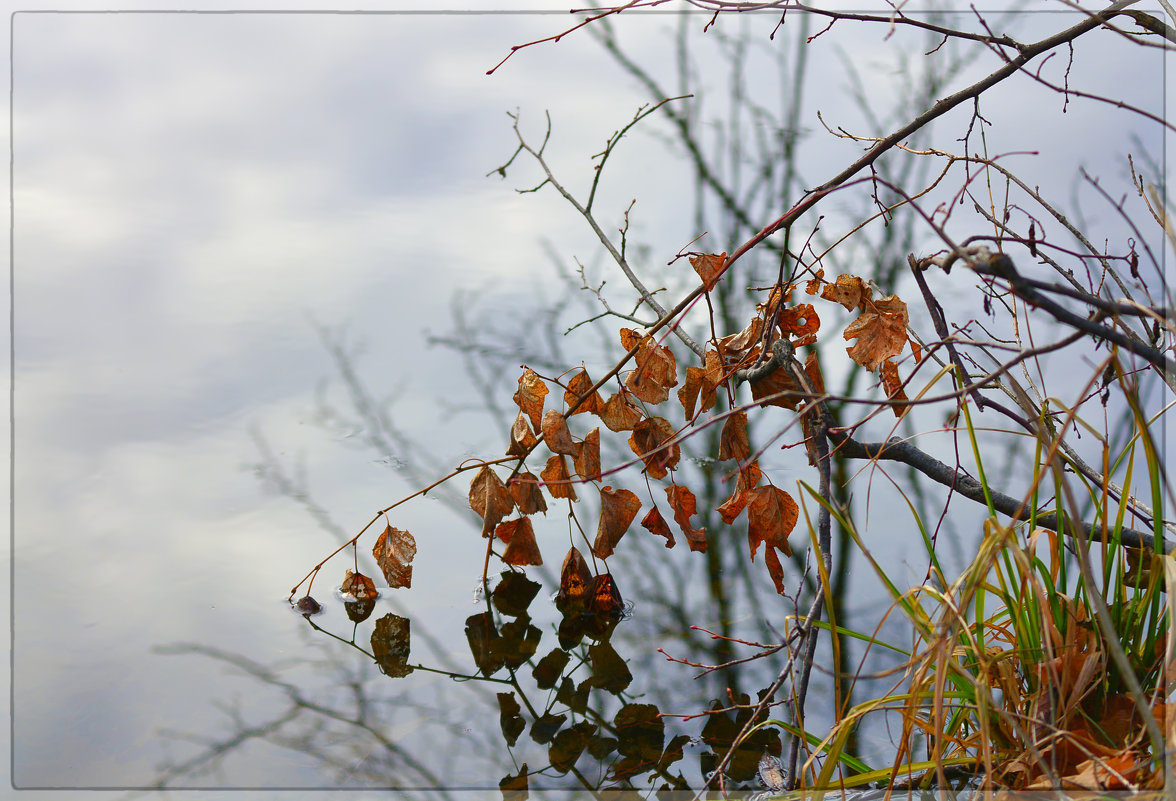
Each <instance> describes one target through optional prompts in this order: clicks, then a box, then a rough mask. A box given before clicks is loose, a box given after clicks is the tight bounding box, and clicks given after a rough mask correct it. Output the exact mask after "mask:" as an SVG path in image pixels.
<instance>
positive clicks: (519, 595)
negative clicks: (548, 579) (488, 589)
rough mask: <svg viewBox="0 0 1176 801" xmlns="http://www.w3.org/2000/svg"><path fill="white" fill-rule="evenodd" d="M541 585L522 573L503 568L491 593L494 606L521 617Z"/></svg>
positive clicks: (500, 610) (501, 610)
mask: <svg viewBox="0 0 1176 801" xmlns="http://www.w3.org/2000/svg"><path fill="white" fill-rule="evenodd" d="M542 586H543V585H542V584H540V583H539V582H537V581H531V580H530V579H529V578H527V577H526V576H525V575H523V574H522V573H518V572H515V571H513V570H504V571H503V572H502V580H501V581H499V582H498V586H496V587H495V588H494V592H493V594H492V597H493V599H494V608H495V609H497V610H498V611H499V612H501V613H502V614H504V615H510V616H511V617H522V616H523V615H525V614H526V613H527V607H528V606H530V605H531V601H533V600H535V596H536V595H538V594H539V590H540V589H541V588H542Z"/></svg>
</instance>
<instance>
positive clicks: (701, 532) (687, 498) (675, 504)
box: [666, 485, 706, 553]
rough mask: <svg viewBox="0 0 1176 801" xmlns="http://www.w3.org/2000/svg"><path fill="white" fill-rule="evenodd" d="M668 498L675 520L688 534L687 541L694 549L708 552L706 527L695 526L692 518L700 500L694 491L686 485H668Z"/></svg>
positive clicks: (684, 532) (691, 548)
mask: <svg viewBox="0 0 1176 801" xmlns="http://www.w3.org/2000/svg"><path fill="white" fill-rule="evenodd" d="M666 498H667V499H668V500H669V502H670V508H671V509H673V510H674V522H675V523H677V524H678V527H679V528H680V529H682V533H683V534H685V535H686V543H687V544H688V545H689V546H690V550H692V551H701V552H703V553H705V552H706V529H704V528H694V526H692V525H691V524H690V518H691V517H692V516H693V515H694V514H695V512H697V511H698V500H697V499H696V498H695V497H694V493H693V492H691V491H690V490H689V489H688V488H686V487H680V486H677V485H674V486H670V487H666Z"/></svg>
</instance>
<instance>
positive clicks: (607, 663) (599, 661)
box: [588, 641, 633, 693]
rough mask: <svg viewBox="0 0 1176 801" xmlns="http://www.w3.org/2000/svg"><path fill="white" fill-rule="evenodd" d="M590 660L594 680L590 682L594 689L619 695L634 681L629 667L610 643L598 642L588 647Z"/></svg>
mask: <svg viewBox="0 0 1176 801" xmlns="http://www.w3.org/2000/svg"><path fill="white" fill-rule="evenodd" d="M588 658H589V659H590V660H591V662H592V678H591V679H589V681H591V682H592V686H593V687H599V688H600V689H602V690H605V691H607V692H610V693H619V692H623V691H624V689H625V688H626V687H628V686H629V684H630V683H631V682H632V681H633V674H632V673H630V672H629V666H628V665H626V664H625V660H624V659H621V655H620V654H618V653H617V652H616V649H615V648H613V647H612V645H611V644H610V643H609V642H607V641H605V642H598V643H596V644H595V645H590V646H588Z"/></svg>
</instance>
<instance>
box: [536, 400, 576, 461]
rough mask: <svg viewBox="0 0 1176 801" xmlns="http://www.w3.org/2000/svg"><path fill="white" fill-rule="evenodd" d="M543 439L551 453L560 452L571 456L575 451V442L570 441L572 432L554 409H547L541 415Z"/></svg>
mask: <svg viewBox="0 0 1176 801" xmlns="http://www.w3.org/2000/svg"><path fill="white" fill-rule="evenodd" d="M543 441H544V442H546V443H547V447H548V448H549V449H550V450H551V452H552V453H562V454H565V455H567V456H572V455H574V454H575V453H576V443H575V442H573V441H572V432H571V431H569V430H568V421H567V419H565V418H564V416H563V415H562V414H560V413H559V412H557V411H556V410H555V409H548V410H547V413H546V414H544V415H543Z"/></svg>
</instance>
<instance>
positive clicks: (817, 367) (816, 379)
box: [804, 351, 825, 395]
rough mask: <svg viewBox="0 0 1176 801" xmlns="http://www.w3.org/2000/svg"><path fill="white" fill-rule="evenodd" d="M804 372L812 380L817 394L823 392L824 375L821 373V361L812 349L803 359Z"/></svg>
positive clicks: (822, 393)
mask: <svg viewBox="0 0 1176 801" xmlns="http://www.w3.org/2000/svg"><path fill="white" fill-rule="evenodd" d="M804 374H805V375H807V376H808V378H809V381H811V382H812V385H813V390H814V391H815V392H816V393H817V394H818V395H824V394H825V376H824V375H823V374H822V373H821V362H820V361H819V360H818V359H817V352H816V351H813V352H812V353H810V354H809V355H808V358H807V359H805V360H804Z"/></svg>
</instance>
